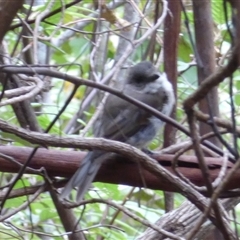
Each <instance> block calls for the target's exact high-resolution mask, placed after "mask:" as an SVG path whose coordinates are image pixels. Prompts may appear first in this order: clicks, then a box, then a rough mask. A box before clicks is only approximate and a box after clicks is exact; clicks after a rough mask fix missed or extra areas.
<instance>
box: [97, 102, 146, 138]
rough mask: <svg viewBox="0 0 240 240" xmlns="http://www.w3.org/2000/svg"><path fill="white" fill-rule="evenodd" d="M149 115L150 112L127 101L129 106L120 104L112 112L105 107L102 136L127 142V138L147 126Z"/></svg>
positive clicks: (101, 127)
mask: <svg viewBox="0 0 240 240" xmlns="http://www.w3.org/2000/svg"><path fill="white" fill-rule="evenodd" d="M121 101H124V100H120V102H121ZM149 117H150V114H148V113H147V112H146V111H144V110H142V109H139V108H138V107H137V106H135V105H133V104H131V103H127V107H126V105H124V106H123V105H122V104H118V105H117V106H115V109H114V110H113V109H111V112H108V109H107V108H105V111H104V114H103V116H102V121H101V123H102V125H101V126H99V127H100V129H101V130H102V136H101V137H104V138H108V139H113V140H117V141H121V142H126V140H127V139H129V138H130V137H131V136H133V135H134V134H135V133H137V132H138V131H139V130H141V129H142V128H144V127H145V126H147V124H148V123H149Z"/></svg>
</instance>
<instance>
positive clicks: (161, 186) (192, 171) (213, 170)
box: [0, 146, 240, 191]
mask: <svg viewBox="0 0 240 240" xmlns="http://www.w3.org/2000/svg"><path fill="white" fill-rule="evenodd" d="M31 151H32V149H31V148H23V147H13V146H1V147H0V152H1V153H2V154H5V155H8V156H11V157H13V158H14V159H15V160H16V161H18V162H19V163H21V164H23V163H24V162H25V161H26V159H27V158H28V156H29V155H30V153H31ZM84 156H85V153H84V152H76V151H63V150H47V149H43V148H42V149H38V151H37V153H36V154H35V156H34V157H33V159H32V161H31V163H30V165H29V167H31V168H34V169H40V168H41V167H44V168H45V169H46V171H47V173H48V174H49V175H50V176H61V177H70V176H72V174H73V173H74V172H75V171H76V169H77V168H78V167H79V165H80V162H81V161H82V160H83V157H84ZM172 158H173V155H156V157H155V159H156V160H157V161H158V162H159V163H160V164H161V165H163V166H164V168H166V169H167V170H169V171H170V172H173V170H172V168H171V160H172ZM178 163H179V164H178V165H179V167H178V170H179V171H180V172H181V173H182V174H183V175H184V176H185V177H187V178H188V179H189V180H190V181H191V182H193V183H194V184H196V185H198V186H203V185H204V181H203V178H202V174H201V171H200V169H199V166H198V163H197V159H196V157H193V156H181V157H180V158H179V162H178ZM206 163H207V164H208V166H209V168H210V171H209V172H210V177H211V179H212V180H214V179H216V177H217V176H218V174H219V171H220V168H221V159H219V158H210V157H208V158H206ZM228 164H229V168H228V170H227V171H229V170H230V167H231V163H228ZM18 170H19V166H18V165H16V164H14V163H12V162H10V161H7V160H6V159H4V158H2V157H0V171H2V172H17V171H18ZM133 173H135V174H133ZM142 179H144V180H145V182H146V186H144V184H143V181H142ZM95 181H98V182H106V183H114V184H125V185H130V186H136V187H148V188H151V189H158V190H165V191H177V189H176V188H175V187H174V186H173V185H170V184H169V182H167V181H166V180H164V178H163V177H161V176H156V175H154V174H151V173H150V172H149V171H147V170H145V169H143V168H139V165H138V164H136V163H134V162H131V161H129V159H126V158H124V157H118V159H109V161H107V162H106V163H105V164H103V166H102V168H101V169H100V171H99V173H98V175H97V176H96V179H95ZM239 187H240V170H239V171H238V172H237V173H236V174H235V175H234V176H233V177H232V179H231V181H230V182H229V183H228V185H227V190H229V189H234V188H239Z"/></svg>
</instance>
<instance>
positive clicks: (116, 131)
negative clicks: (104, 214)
mask: <svg viewBox="0 0 240 240" xmlns="http://www.w3.org/2000/svg"><path fill="white" fill-rule="evenodd" d="M122 92H123V94H125V95H127V96H131V97H133V98H135V99H136V100H138V101H140V102H143V103H145V104H147V105H149V106H151V107H153V108H154V109H156V110H158V111H160V112H162V113H163V114H165V115H167V116H169V115H170V114H171V112H172V109H173V106H174V104H175V97H174V91H173V87H172V84H171V83H170V81H169V80H168V78H167V76H166V74H165V73H160V72H159V71H158V70H157V69H156V67H155V66H154V65H153V63H151V62H150V61H142V62H140V63H138V64H136V65H134V66H133V67H131V68H130V69H129V72H128V75H127V77H126V80H125V81H124V83H123V90H122ZM163 126H164V122H163V121H162V120H160V119H159V118H157V117H155V116H153V115H152V114H151V113H149V112H147V111H145V110H144V109H141V108H139V107H137V106H135V105H134V104H132V103H129V102H128V101H126V100H124V99H122V98H120V97H118V96H116V95H112V94H110V95H109V96H108V97H107V99H106V102H105V104H104V107H103V111H102V113H101V114H100V116H99V117H98V119H97V121H96V123H95V125H94V127H93V132H94V136H95V137H100V138H106V139H112V140H116V141H120V142H124V143H128V144H130V145H132V146H134V147H137V148H140V149H144V148H146V147H147V145H148V144H149V143H150V142H151V141H152V140H153V139H154V138H155V137H156V135H157V134H158V132H159V130H160V129H161V128H162V127H163ZM106 157H107V153H106V151H103V150H92V151H90V152H88V154H87V155H86V157H85V158H84V159H83V161H82V163H81V165H80V168H79V169H78V170H77V171H76V173H75V174H74V175H73V176H72V178H71V179H70V180H69V181H68V183H67V184H66V186H65V188H64V189H63V191H62V193H61V195H60V199H65V198H66V197H68V196H69V195H70V192H71V190H72V189H74V188H76V187H77V188H78V190H77V197H76V201H77V202H80V201H82V199H83V197H84V195H85V193H86V192H87V191H88V188H89V187H90V185H91V183H92V181H93V180H94V178H95V176H96V174H97V172H98V170H99V168H100V167H101V165H102V163H103V162H104V161H105V160H106Z"/></svg>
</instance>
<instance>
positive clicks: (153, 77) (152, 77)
mask: <svg viewBox="0 0 240 240" xmlns="http://www.w3.org/2000/svg"><path fill="white" fill-rule="evenodd" d="M159 77H160V76H159V75H158V74H157V73H155V74H153V75H152V76H151V77H150V78H149V80H150V81H151V82H153V81H155V80H157V79H158V78H159Z"/></svg>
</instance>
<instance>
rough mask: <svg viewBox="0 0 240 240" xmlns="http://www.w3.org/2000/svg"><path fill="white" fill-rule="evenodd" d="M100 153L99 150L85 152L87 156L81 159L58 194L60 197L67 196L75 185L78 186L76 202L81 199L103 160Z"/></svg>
mask: <svg viewBox="0 0 240 240" xmlns="http://www.w3.org/2000/svg"><path fill="white" fill-rule="evenodd" d="M102 155H103V152H101V151H92V152H89V153H88V154H87V156H86V157H85V158H84V159H83V162H82V164H81V166H80V168H79V169H78V170H77V171H76V172H75V174H74V175H73V176H72V178H71V179H70V180H69V181H68V183H67V185H66V186H65V188H64V189H63V191H62V193H61V195H60V198H61V199H64V198H66V197H68V196H69V194H70V192H71V190H72V189H73V188H75V187H78V191H77V198H76V200H77V202H80V201H81V200H82V199H83V197H84V194H85V193H86V192H87V190H88V188H89V187H90V184H91V183H92V181H93V179H94V177H95V176H96V174H97V172H98V170H99V168H100V166H101V164H102V162H103V161H104V159H103V158H102Z"/></svg>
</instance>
